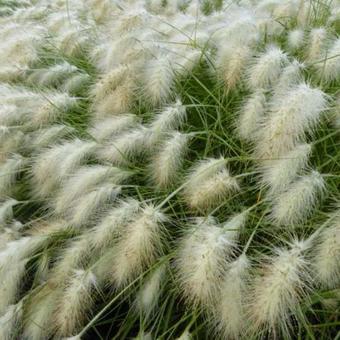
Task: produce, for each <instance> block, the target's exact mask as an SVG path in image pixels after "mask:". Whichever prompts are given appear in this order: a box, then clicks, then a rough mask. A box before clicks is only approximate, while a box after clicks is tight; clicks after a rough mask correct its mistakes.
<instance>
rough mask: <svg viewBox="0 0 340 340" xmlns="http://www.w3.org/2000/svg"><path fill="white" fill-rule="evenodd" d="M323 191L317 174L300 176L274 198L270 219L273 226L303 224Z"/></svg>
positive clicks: (320, 177) (322, 182)
mask: <svg viewBox="0 0 340 340" xmlns="http://www.w3.org/2000/svg"><path fill="white" fill-rule="evenodd" d="M324 189H325V183H324V180H323V178H322V176H321V174H320V173H319V172H317V171H312V172H311V173H310V174H308V175H305V176H301V177H300V178H299V179H297V180H296V181H294V182H292V183H291V184H290V185H289V186H288V187H287V189H286V190H285V191H284V192H282V193H281V194H279V195H278V196H277V197H274V199H273V207H272V212H271V219H272V220H273V222H274V223H275V224H278V225H286V226H289V225H290V226H293V227H294V226H295V225H296V224H298V223H302V222H304V221H305V220H306V219H307V218H308V217H309V216H310V215H311V213H312V212H313V210H314V209H315V207H316V205H317V202H318V198H319V196H320V195H321V194H322V193H323V191H324Z"/></svg>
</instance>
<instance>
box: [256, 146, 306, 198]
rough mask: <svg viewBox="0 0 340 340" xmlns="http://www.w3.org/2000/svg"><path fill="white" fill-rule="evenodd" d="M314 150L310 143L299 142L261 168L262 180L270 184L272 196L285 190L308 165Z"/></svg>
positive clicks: (267, 184) (265, 183)
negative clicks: (290, 149)
mask: <svg viewBox="0 0 340 340" xmlns="http://www.w3.org/2000/svg"><path fill="white" fill-rule="evenodd" d="M311 151H312V148H311V145H310V144H299V145H297V146H296V148H294V149H293V150H292V151H289V152H288V153H286V154H285V155H282V156H281V157H280V158H279V159H273V160H272V161H270V162H266V163H265V164H264V165H263V167H262V168H261V172H262V175H261V182H262V183H263V184H264V185H266V186H268V189H269V192H268V194H269V195H270V196H272V195H274V194H279V193H281V192H283V191H284V190H285V189H286V188H287V186H288V185H289V184H290V183H291V182H293V181H294V180H295V178H296V177H297V175H298V173H299V171H301V170H302V169H304V168H305V167H306V165H307V162H308V158H309V155H310V153H311Z"/></svg>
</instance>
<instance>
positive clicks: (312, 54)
mask: <svg viewBox="0 0 340 340" xmlns="http://www.w3.org/2000/svg"><path fill="white" fill-rule="evenodd" d="M327 36H328V34H327V31H326V30H325V29H324V28H313V29H312V30H311V31H310V33H309V37H308V45H307V55H306V60H307V61H309V62H315V61H318V60H320V59H321V58H322V55H323V51H324V48H325V47H326V45H327Z"/></svg>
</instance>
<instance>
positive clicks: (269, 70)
mask: <svg viewBox="0 0 340 340" xmlns="http://www.w3.org/2000/svg"><path fill="white" fill-rule="evenodd" d="M287 61H288V59H287V55H286V54H285V53H284V52H283V51H282V50H281V49H280V48H278V47H276V46H269V47H268V48H267V51H266V52H264V53H263V54H262V55H260V56H259V57H258V58H256V59H255V60H254V64H253V66H251V67H250V68H249V71H248V86H249V87H250V88H251V89H253V90H256V89H259V88H260V89H261V88H264V89H266V88H268V86H270V85H273V84H274V82H275V81H276V80H277V79H278V78H279V76H280V74H281V71H282V68H283V67H284V66H285V65H286V63H287Z"/></svg>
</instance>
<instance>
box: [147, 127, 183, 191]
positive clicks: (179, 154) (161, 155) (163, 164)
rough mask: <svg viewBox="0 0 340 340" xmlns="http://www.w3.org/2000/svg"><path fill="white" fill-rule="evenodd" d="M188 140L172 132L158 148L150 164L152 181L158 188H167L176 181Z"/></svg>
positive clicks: (180, 134) (178, 133)
mask: <svg viewBox="0 0 340 340" xmlns="http://www.w3.org/2000/svg"><path fill="white" fill-rule="evenodd" d="M188 140H189V136H188V135H186V134H182V133H180V132H173V133H172V134H171V135H170V137H169V138H168V139H167V140H165V141H164V142H163V143H162V144H161V145H160V146H159V150H158V152H157V153H156V154H155V155H154V157H153V161H152V163H151V164H150V170H151V173H152V179H153V182H154V183H155V184H156V186H157V187H158V188H167V187H169V186H170V185H172V184H173V183H174V182H175V181H176V178H177V177H178V175H179V173H178V172H179V170H180V168H181V166H182V164H183V160H184V159H183V158H184V156H185V154H186V152H187V147H188Z"/></svg>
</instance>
